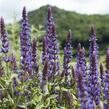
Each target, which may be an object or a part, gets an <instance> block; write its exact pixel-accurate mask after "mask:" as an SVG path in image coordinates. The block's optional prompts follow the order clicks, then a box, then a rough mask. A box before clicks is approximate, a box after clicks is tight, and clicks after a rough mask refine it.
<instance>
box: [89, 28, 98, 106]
mask: <svg viewBox="0 0 109 109" xmlns="http://www.w3.org/2000/svg"><path fill="white" fill-rule="evenodd" d="M96 40H97V39H96V33H95V29H94V27H91V37H90V48H89V60H90V68H89V70H90V71H89V74H88V75H89V78H88V80H89V83H88V86H89V94H90V97H91V99H92V101H94V102H95V104H96V105H99V103H100V83H99V80H98V78H99V72H98V46H97V43H96Z"/></svg>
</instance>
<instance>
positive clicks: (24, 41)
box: [20, 7, 32, 73]
mask: <svg viewBox="0 0 109 109" xmlns="http://www.w3.org/2000/svg"><path fill="white" fill-rule="evenodd" d="M22 17H23V18H22V22H21V24H22V26H21V33H20V48H21V68H22V70H23V71H24V72H29V73H30V72H31V70H32V69H31V68H32V63H31V61H32V56H31V42H30V41H31V38H30V25H29V23H28V17H27V13H26V8H25V7H24V8H23V12H22Z"/></svg>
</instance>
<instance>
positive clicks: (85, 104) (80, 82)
mask: <svg viewBox="0 0 109 109" xmlns="http://www.w3.org/2000/svg"><path fill="white" fill-rule="evenodd" d="M76 72H77V79H76V80H77V89H78V97H79V100H80V103H81V105H80V109H95V108H94V105H93V102H92V103H91V100H90V98H89V95H88V91H87V86H86V84H85V82H84V81H85V80H84V78H83V76H82V71H81V68H79V69H78V70H76Z"/></svg>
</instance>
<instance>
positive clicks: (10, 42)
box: [0, 6, 109, 109]
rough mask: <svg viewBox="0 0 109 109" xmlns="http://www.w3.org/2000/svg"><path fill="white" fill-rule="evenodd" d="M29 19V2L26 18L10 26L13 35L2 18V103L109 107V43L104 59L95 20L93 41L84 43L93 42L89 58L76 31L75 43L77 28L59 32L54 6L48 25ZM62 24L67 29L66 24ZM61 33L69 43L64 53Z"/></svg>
mask: <svg viewBox="0 0 109 109" xmlns="http://www.w3.org/2000/svg"><path fill="white" fill-rule="evenodd" d="M43 8H46V7H43ZM43 8H42V9H43ZM55 9H57V8H55V7H54V10H55ZM61 11H63V10H60V11H59V12H61ZM54 12H55V11H54ZM63 13H64V11H63ZM65 13H67V12H65ZM40 14H41V12H40ZM43 14H45V13H43ZM67 14H68V13H67ZM60 15H61V14H60ZM63 15H64V14H63ZM65 15H66V14H65ZM72 15H73V14H72ZM75 15H78V14H76V13H75ZM67 17H68V16H67ZM32 18H35V17H32ZM37 18H39V19H40V17H37ZM41 18H42V17H41ZM29 19H30V22H33V21H34V20H31V18H29ZM29 19H28V14H27V12H26V7H24V8H23V11H22V20H21V21H20V22H19V23H16V22H15V23H14V24H11V25H8V27H7V29H8V32H9V34H10V35H11V36H10V37H8V32H7V29H6V27H5V23H4V19H3V18H1V19H0V40H1V45H0V47H1V48H0V109H109V80H108V78H109V48H108V49H107V51H106V53H105V54H106V56H105V57H106V59H103V63H101V64H100V61H99V60H98V56H99V51H98V44H97V37H96V32H95V28H94V26H91V29H90V32H89V36H90V38H89V39H88V40H89V41H88V40H87V43H86V44H83V45H85V46H86V47H87V49H88V48H89V49H88V50H87V52H89V53H88V54H87V55H88V57H89V59H88V61H87V59H86V52H85V48H84V47H83V46H81V44H80V43H78V46H77V49H74V48H73V47H72V45H74V43H76V42H78V40H77V39H75V38H76V37H73V41H75V42H74V43H73V44H72V33H71V30H69V32H68V35H67V37H66V38H65V39H62V38H61V36H60V37H57V34H56V27H55V22H54V19H53V16H52V9H51V7H50V6H49V7H48V13H47V19H46V20H47V21H46V27H45V28H46V31H44V28H43V26H41V25H39V24H38V25H37V28H35V26H36V25H35V26H30V24H29ZM78 19H79V18H78ZM58 20H60V19H58ZM66 20H68V19H66ZM68 21H70V20H68ZM86 21H87V20H86ZM61 22H62V23H63V22H67V21H61ZM35 23H36V22H35V21H34V24H35ZM37 23H38V22H37ZM67 24H68V22H67ZM67 24H66V27H67ZM70 25H71V24H70ZM61 26H62V25H61ZM80 27H81V25H80ZM82 27H83V26H82ZM82 27H81V28H82ZM57 28H58V26H57ZM60 28H61V29H60V31H61V32H62V31H63V33H62V34H64V32H65V31H64V29H65V25H64V26H62V27H60ZM62 29H63V30H62ZM82 29H83V28H82ZM58 31H59V28H58ZM75 31H77V30H76V29H74V33H75ZM36 33H37V39H36V36H35V35H36ZM44 35H45V36H44ZM31 36H32V37H31ZM40 36H44V38H42V37H40ZM79 37H80V36H79V35H78V39H79V40H80V42H81V41H82V43H83V42H86V39H87V38H86V39H85V38H84V39H83V38H79ZM57 38H60V42H61V41H62V42H61V44H62V45H63V44H64V49H61V51H62V52H63V54H62V53H59V44H58V41H57ZM64 40H65V41H64ZM37 44H38V45H37ZM72 51H73V52H72ZM74 51H76V57H73V53H74ZM73 59H74V60H75V62H74V63H72V62H73ZM99 64H100V68H99ZM104 68H105V69H104Z"/></svg>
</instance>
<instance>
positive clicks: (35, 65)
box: [32, 38, 38, 72]
mask: <svg viewBox="0 0 109 109" xmlns="http://www.w3.org/2000/svg"><path fill="white" fill-rule="evenodd" d="M37 61H38V54H37V41H36V39H35V38H34V39H33V42H32V66H33V69H34V70H35V72H38V62H37Z"/></svg>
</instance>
